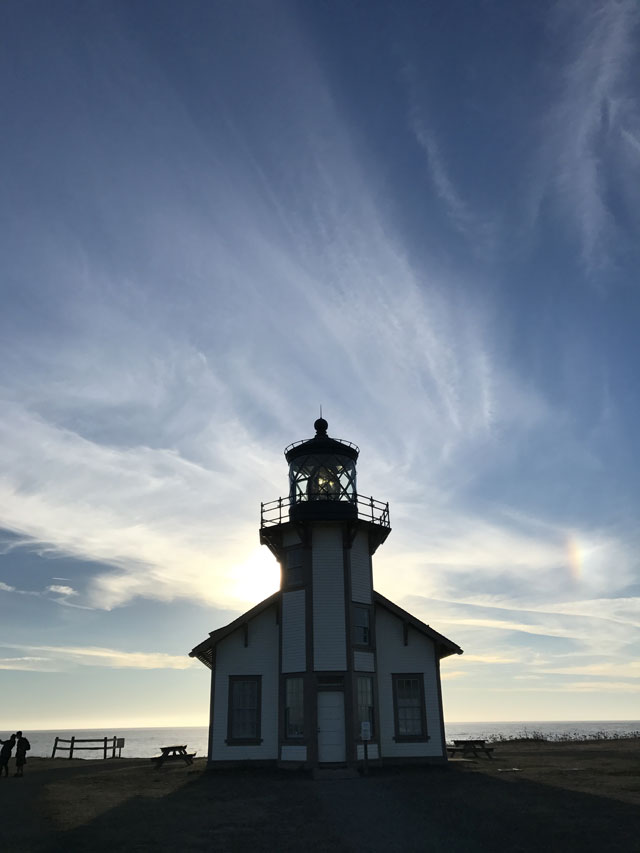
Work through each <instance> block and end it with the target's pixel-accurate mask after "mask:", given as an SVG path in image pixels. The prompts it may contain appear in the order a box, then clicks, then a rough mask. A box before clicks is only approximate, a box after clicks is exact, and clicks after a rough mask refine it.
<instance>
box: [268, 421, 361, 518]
mask: <svg viewBox="0 0 640 853" xmlns="http://www.w3.org/2000/svg"><path fill="white" fill-rule="evenodd" d="M314 427H315V430H316V434H315V436H314V437H313V438H310V439H308V440H305V441H297V442H294V444H290V445H289V446H288V447H287V448H286V449H285V451H284V453H285V457H286V460H287V462H288V463H289V513H290V516H291V518H292V519H302V518H329V517H330V518H337V517H340V518H349V517H354V518H355V517H356V515H357V507H356V503H357V495H358V490H357V487H356V461H357V459H358V453H359V452H360V451H359V449H358V448H357V447H356V445H355V444H352V443H351V442H350V441H342V440H338V439H335V438H330V437H329V436H328V435H327V428H328V424H327V421H326V420H325V419H324V418H318V420H317V421H316V422H315V424H314ZM328 502H331V503H329V504H328Z"/></svg>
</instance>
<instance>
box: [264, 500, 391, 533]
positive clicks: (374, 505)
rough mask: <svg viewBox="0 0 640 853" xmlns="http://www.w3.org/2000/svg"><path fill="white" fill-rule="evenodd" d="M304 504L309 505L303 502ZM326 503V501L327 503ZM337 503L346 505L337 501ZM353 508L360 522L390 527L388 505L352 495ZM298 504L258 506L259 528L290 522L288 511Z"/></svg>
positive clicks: (284, 501)
mask: <svg viewBox="0 0 640 853" xmlns="http://www.w3.org/2000/svg"><path fill="white" fill-rule="evenodd" d="M304 503H310V502H307V501H305V502H304ZM327 503H328V501H327ZM337 503H347V501H338V502H337ZM348 503H349V504H351V505H352V506H355V508H356V512H357V516H358V518H359V519H360V520H361V521H370V522H371V523H372V524H377V525H379V526H380V527H391V523H390V521H389V504H388V503H384V502H383V501H377V500H375V498H371V497H369V498H368V497H365V496H364V495H354V497H353V500H350V501H348ZM300 505H301V504H300V503H295V502H292V501H291V498H289V497H286V498H277V499H276V500H275V501H267V502H266V503H261V504H260V527H273V526H274V525H276V524H284V523H285V522H287V521H289V520H290V509H291V508H292V507H295V506H300Z"/></svg>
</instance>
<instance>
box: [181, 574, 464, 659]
mask: <svg viewBox="0 0 640 853" xmlns="http://www.w3.org/2000/svg"><path fill="white" fill-rule="evenodd" d="M279 596H280V591H278V592H274V593H273V595H270V596H269V598H265V600H264V601H261V602H260V604H256V606H255V607H252V608H251V610H247V612H246V613H243V614H242V616H238V618H237V619H234V620H233V622H229V624H228V625H225V626H224V627H222V628H217V629H216V630H215V631H211V633H210V634H209V636H208V637H207V639H206V640H203V641H202V642H201V643H199V644H198V645H197V646H196V647H195V648H193V649H192V650H191V651H190V652H189V657H190V658H197V659H198V660H199V661H200V662H201V663H203V664H204V665H205V666H207V667H209V669H213V662H214V650H215V647H216V646H217V644H218V643H219V642H220V641H221V640H224V638H225V637H228V636H229V634H233V632H234V631H237V630H238V628H242V626H243V625H246V624H248V623H249V622H250V621H251V619H254V618H255V617H256V616H259V615H260V613H262V612H263V611H265V610H268V609H269V607H271V606H273V605H275V604H277V602H278V597H279ZM373 600H374V602H375V604H377V605H379V606H380V607H384V608H385V610H388V611H389V612H390V613H392V614H393V615H394V616H396V617H397V618H398V619H401V620H402V622H404V623H406V624H408V625H411V627H412V628H415V629H416V631H419V632H420V633H421V634H423V635H424V636H425V637H428V638H429V639H430V640H432V641H433V642H434V643H435V645H436V648H437V650H438V657H439V658H446V657H448V656H449V655H461V654H462V649H461V648H460V646H458V645H457V644H456V643H454V642H453V641H452V640H448V639H447V638H446V637H445V636H443V635H442V634H439V633H438V632H437V631H434V630H433V628H430V627H429V626H428V625H426V624H425V623H424V622H421V621H420V619H416V617H415V616H412V615H411V613H409V612H408V611H406V610H403V609H402V607H398V605H397V604H394V603H393V601H389V599H388V598H385V597H384V595H380V593H379V592H375V590H374V593H373Z"/></svg>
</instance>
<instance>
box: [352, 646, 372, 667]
mask: <svg viewBox="0 0 640 853" xmlns="http://www.w3.org/2000/svg"><path fill="white" fill-rule="evenodd" d="M353 668H354V669H355V671H356V672H374V671H375V668H376V666H375V662H374V657H373V652H358V651H355V652H354V653H353Z"/></svg>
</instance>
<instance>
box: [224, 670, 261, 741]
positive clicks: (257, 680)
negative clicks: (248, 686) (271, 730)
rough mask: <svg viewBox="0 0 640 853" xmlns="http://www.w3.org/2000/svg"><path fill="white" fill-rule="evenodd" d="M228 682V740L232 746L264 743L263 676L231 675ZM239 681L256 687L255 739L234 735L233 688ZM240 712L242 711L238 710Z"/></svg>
mask: <svg viewBox="0 0 640 853" xmlns="http://www.w3.org/2000/svg"><path fill="white" fill-rule="evenodd" d="M228 678H229V682H228V686H227V687H228V693H229V695H228V706H227V739H226V743H227V744H229V745H230V746H242V745H244V744H260V743H262V737H261V732H262V676H261V675H230V676H229V677H228ZM239 681H250V682H254V683H255V685H256V708H255V711H256V734H255V736H254V737H248V738H247V737H234V735H233V712H234V707H233V688H234V685H235V684H237V683H238V682H239ZM236 710H240V709H236Z"/></svg>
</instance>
